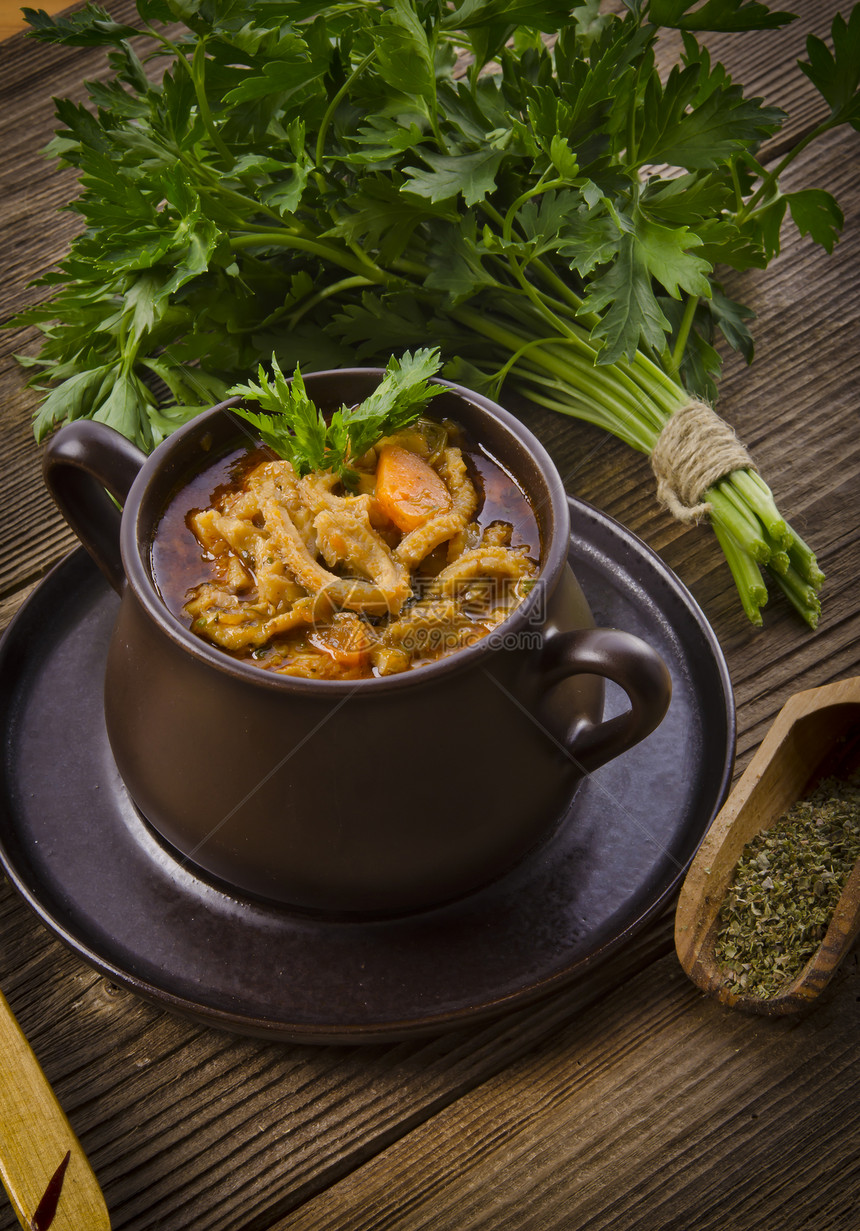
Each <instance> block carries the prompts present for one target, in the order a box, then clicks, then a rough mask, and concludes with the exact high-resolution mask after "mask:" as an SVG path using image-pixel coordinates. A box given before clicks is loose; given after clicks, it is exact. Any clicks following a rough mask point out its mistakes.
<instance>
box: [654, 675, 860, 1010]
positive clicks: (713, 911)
mask: <svg viewBox="0 0 860 1231" xmlns="http://www.w3.org/2000/svg"><path fill="white" fill-rule="evenodd" d="M858 764H860V677H857V676H855V677H854V678H853V679H849V680H842V681H840V682H839V683H836V684H828V685H826V686H825V687H823V688H814V689H811V690H810V691H809V692H800V693H795V695H794V696H793V697H791V698H790V699H789V700H788V701H787V702H786V704H785V705H784V706H783V708H782V710H781V711H780V713H779V714H778V716H777V718H776V721H775V722H774V724H773V726H772V727H771V729H770V731H769V732H768V734H767V736H766V737H765V739H764V741H763V743H762V745H761V747H760V748H759V750H758V752H757V753H756V754H755V756H754V757H753V759H752V761H751V762H750V764H749V766H748V767H747V770H746V772H745V773H744V775H743V776H742V778H741V780H740V782H739V783H738V785H737V786H736V787H735V789H734V791H733V792H732V793H731V795H730V796H729V798H728V800H727V801H726V803H725V805H724V806H723V808H722V809H721V811H720V812H719V814H718V815H717V817H716V819H715V820H714V823H713V824H712V826H711V828H710V829H709V831H708V833H707V835H706V836H705V840H704V842H703V843H702V845H701V847H700V848H699V850H698V852H697V854H696V856H695V858H694V860H693V862H692V864H691V865H690V869H689V871H688V873H687V876H686V878H685V880H684V884H683V887H682V889H681V895H680V897H679V899H678V908H677V911H676V914H675V949H676V951H677V954H678V957H679V959H680V962H681V965H682V966H683V967H684V970H685V971H686V972H687V974H688V975H689V976H690V978H691V979H692V980H693V982H694V983H696V984H697V986H699V987H700V988H701V989H702V990H703V991H705V992H708V993H710V994H711V995H713V996H716V997H717V998H718V999H719V1000H721V1001H722V1002H723V1003H724V1004H728V1005H734V1006H735V1007H737V1008H739V1009H746V1010H748V1011H750V1012H754V1013H764V1014H773V1015H776V1014H781V1013H791V1012H796V1011H797V1010H798V1009H802V1008H805V1007H807V1006H808V1005H809V1004H810V1002H811V1001H813V1000H814V999H815V997H816V996H817V995H818V994H819V993H820V992H821V991H822V989H823V988H824V987H826V986H827V984H828V983H829V981H830V979H831V977H832V975H833V973H834V971H835V970H836V968H837V966H838V965H839V962H840V961H841V960H842V958H843V957H844V956H845V954H846V953H847V952H848V950H849V949H850V948H851V946H852V944H853V943H854V941H855V939H856V938H857V935H858V933H860V860H858V862H857V864H856V866H855V867H854V870H853V872H852V873H851V876H850V877H849V879H848V882H847V884H846V885H845V888H844V890H843V892H842V895H841V896H840V898H839V901H838V903H837V905H836V909H835V911H834V913H833V916H832V919H831V922H830V925H829V927H828V929H827V933H826V935H825V937H824V939H823V940H822V942H821V945H820V946H819V948H818V950H817V951H816V953H815V954H814V955H813V956H812V957H811V958H810V960H809V961H808V962H807V963H806V965H805V966H804V967H803V969H802V970H801V971H800V972H799V974H798V975H797V976H796V977H795V978H794V979H792V980H791V982H790V983H787V984H786V986H785V988H784V989H783V991H781V992H780V993H779V994H777V995H774V996H771V997H768V998H764V997H760V996H753V995H746V994H743V995H738V994H737V993H734V992H731V991H729V989H728V988H727V987H726V986H724V984H725V983H726V975H725V973H724V972H722V971H721V970H720V969H719V967H718V965H717V962H716V958H715V955H714V945H715V941H716V935H717V929H718V915H719V912H720V907H721V905H722V903H723V899H724V898H725V896H726V893H727V891H728V888H729V885H730V884H731V881H732V878H733V876H734V871H735V867H736V866H737V863H738V860H739V859H740V857H741V854H742V852H743V849H744V847H745V846H746V845H747V843H748V842H750V841H751V840H752V839H753V838H754V837H755V836H756V834H758V833H760V832H761V831H762V830H765V829H769V828H770V826H771V825H773V824H774V823H775V822H776V821H778V820H779V818H780V817H781V816H782V815H783V814H784V813H785V812H786V810H787V809H788V808H790V807H791V805H792V804H793V803H795V801H796V800H798V799H800V798H802V797H803V796H804V795H806V794H808V793H809V791H810V790H812V789H813V788H814V787H815V786H816V785H817V784H818V782H819V781H821V780H822V779H823V778H826V777H829V776H831V775H833V776H836V777H844V776H845V775H847V774H850V773H852V772H853V771H854V770H856V768H857V766H858Z"/></svg>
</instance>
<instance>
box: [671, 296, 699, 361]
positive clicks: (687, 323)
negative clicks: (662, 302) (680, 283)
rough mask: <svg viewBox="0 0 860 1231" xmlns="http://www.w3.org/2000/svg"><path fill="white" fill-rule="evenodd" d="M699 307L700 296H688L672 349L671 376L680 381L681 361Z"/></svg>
mask: <svg viewBox="0 0 860 1231" xmlns="http://www.w3.org/2000/svg"><path fill="white" fill-rule="evenodd" d="M698 306H699V296H698V295H688V297H687V302H686V304H685V305H684V315H683V317H682V318H681V324H680V326H679V328H678V336H677V338H676V339H675V345H674V347H673V348H672V354H671V356H670V367H669V375H670V376H671V377H673V378H674V379H675V380H677V379H678V372H679V371H680V369H681V360H682V359H683V357H684V351H685V350H686V349H687V340H688V338H689V336H690V330H691V329H692V327H693V320H694V318H695V315H696V308H698Z"/></svg>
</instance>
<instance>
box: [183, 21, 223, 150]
mask: <svg viewBox="0 0 860 1231" xmlns="http://www.w3.org/2000/svg"><path fill="white" fill-rule="evenodd" d="M179 59H180V62H181V63H182V64H184V65H185V67H186V68H187V70H188V72H189V73H190V74H191V80H192V82H193V83H194V94H195V96H196V98H197V107H198V110H199V111H200V118H201V120H202V121H203V123H204V125H205V127H206V131H207V132H208V133H209V136H210V137H211V138H212V142H213V144H214V146H215V148H216V149H217V151H218V153H219V154H220V155H221V157H222V158H223V159H224V161H225V163H226V164H227V167H228V169H229V168H231V167H233V166H234V165H235V159H234V158H233V155H232V154H231V153H230V150H229V149H228V148H227V146H226V145H225V143H224V140H223V138H222V136H221V134H220V133H219V131H218V129H217V127H216V125H215V121H214V119H213V118H212V112H211V111H210V109H209V99H208V98H207V97H206V87H205V84H204V73H205V64H206V39H205V38H203V37H201V39H200V41H199V42H198V44H197V46H196V47H195V48H194V55H193V57H192V59H191V63H189V62H188V59H187V57H186V56H184V55H181V56H180V57H179Z"/></svg>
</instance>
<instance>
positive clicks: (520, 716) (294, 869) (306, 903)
mask: <svg viewBox="0 0 860 1231" xmlns="http://www.w3.org/2000/svg"><path fill="white" fill-rule="evenodd" d="M381 376H382V373H381V371H379V370H375V369H353V370H339V371H334V372H321V373H316V374H313V375H310V376H308V377H307V378H306V386H307V390H308V393H309V394H310V396H311V397H312V398H313V399H314V400H315V401H316V402H317V404H318V405H319V406H320V407H321V408H322V409H323V411H324V412H325V411H330V410H333V409H334V408H336V407H337V406H339V405H340V404H341V403H343V402H346V403H347V404H354V403H355V402H357V401H359V400H361V399H362V398H364V397H366V396H367V395H368V393H370V392H371V391H372V389H373V388H375V386H376V384H377V383H378V382H379V380H380V379H381ZM440 383H442V384H443V385H445V392H444V393H442V394H441V395H438V396H437V397H436V398H435V399H434V400H433V402H432V403H431V407H430V411H429V412H428V413H431V414H432V416H433V417H434V418H437V419H440V420H441V419H444V418H450V419H452V420H454V421H455V422H456V423H457V424H459V425H460V426H461V427H462V428H463V429H464V431H465V432H466V433H467V435H468V438H469V439H470V440H472V441H474V442H475V443H476V444H477V445H479V446H480V447H481V448H482V449H483V450H484V451H486V453H487V454H489V455H490V456H491V457H492V458H494V459H495V460H496V461H497V462H498V463H499V464H500V465H501V467H502V468H503V469H504V470H505V471H506V472H507V473H508V475H510V476H512V477H513V478H514V479H515V480H516V483H517V484H518V486H519V487H520V488H521V489H522V490H523V491H524V492H525V493H526V495H527V496H528V499H529V501H530V503H531V506H532V509H533V511H534V514H535V516H536V518H537V521H538V524H539V528H540V540H541V542H540V556H541V558H540V574H539V580H538V583H537V584H536V585H535V586H534V588H533V589H532V590H531V592H530V593H529V595H528V596H527V597H526V599H525V600H524V601H523V602H522V603H521V605H520V606H519V607H517V608H516V610H514V612H513V613H512V614H511V615H510V616H509V617H508V618H507V620H506V621H505V622H504V623H503V624H501V625H500V626H499V627H498V628H497V629H496V630H495V631H494V632H493V633H491V634H490V635H489V636H486V637H484V638H483V639H482V640H480V641H477V642H475V643H474V644H472V645H469V646H466V647H465V648H462V649H460V650H458V651H457V652H456V653H453V654H451V655H449V656H448V657H443V658H441V659H439V660H438V661H435V662H431V663H429V664H428V665H425V666H421V667H419V668H413V669H411V670H408V671H405V672H402V673H401V674H396V675H388V676H381V677H375V678H369V679H359V680H326V679H303V678H294V677H291V676H287V675H278V674H275V673H273V672H270V671H264V670H262V669H261V668H259V667H257V666H255V665H254V664H253V663H251V662H244V661H237V660H235V659H234V658H232V657H231V656H230V655H228V654H227V653H225V652H224V651H223V650H221V649H219V648H217V647H216V646H213V645H210V644H209V643H207V642H206V641H204V640H202V639H201V638H200V637H198V636H196V635H195V634H193V633H192V632H191V631H190V629H189V628H187V627H185V626H184V625H183V623H182V622H181V620H179V619H178V618H177V617H176V616H175V615H173V614H172V613H171V611H170V610H168V608H167V606H166V605H165V603H164V601H163V600H162V598H161V595H160V594H159V591H158V589H157V586H156V584H155V583H154V580H153V570H152V544H153V539H154V536H155V533H156V529H157V527H158V525H159V520H160V518H161V517H162V514H163V512H164V510H165V507H166V506H167V505H168V503H169V501H170V499H171V497H172V496H173V495H174V494H175V493H176V492H177V491H178V490H179V489H181V488H182V487H183V486H184V485H185V484H186V483H187V482H188V481H189V480H190V479H191V478H192V477H193V476H194V475H195V474H199V472H200V471H201V469H202V468H203V467H204V466H208V465H209V464H210V463H211V461H212V459H213V458H217V457H219V456H223V455H224V454H225V453H227V452H228V451H230V450H235V449H236V448H237V445H238V444H239V443H240V442H241V441H242V440H243V429H244V431H245V432H247V428H246V425H244V424H240V422H239V420H238V417H237V416H235V415H233V414H231V413H230V408H231V406H233V405H235V404H236V402H235V400H234V401H232V402H226V403H224V404H222V405H221V406H216V407H214V408H213V409H212V410H210V411H207V412H206V413H204V414H202V415H200V416H199V417H198V418H196V419H194V420H192V421H191V422H190V423H188V424H187V425H185V426H184V427H183V428H181V429H180V430H178V431H177V432H176V433H175V434H174V435H172V436H170V437H169V438H168V439H167V440H166V441H164V443H163V444H161V445H160V446H159V447H158V448H157V449H156V450H155V451H154V452H153V453H152V454H151V455H150V456H149V457H146V456H145V455H144V454H143V453H141V452H140V451H139V450H138V449H136V448H135V447H134V446H133V445H131V444H130V443H129V442H128V441H127V440H125V438H124V437H122V436H120V435H119V434H118V433H116V432H114V431H113V430H112V429H110V428H108V427H106V426H105V425H103V424H99V423H94V422H88V421H79V422H76V423H72V424H70V425H68V426H67V427H64V428H63V429H61V430H60V431H59V432H58V433H57V434H56V435H55V436H54V437H53V439H52V440H51V442H50V443H49V445H48V448H47V450H46V455H45V478H46V482H47V485H48V488H49V489H50V491H51V493H52V495H53V497H54V499H55V500H56V502H57V504H58V505H59V507H60V509H61V511H62V512H63V514H64V516H65V517H66V519H67V520H68V521H69V523H70V525H71V526H72V528H73V529H74V530H75V532H76V533H77V535H78V537H79V538H80V539H81V541H82V542H83V543H84V545H85V546H86V547H87V549H88V550H89V551H90V553H91V555H92V556H93V557H94V559H95V560H96V562H97V563H98V564H99V566H100V567H101V569H102V570H103V572H104V573H105V575H106V576H107V578H108V580H109V581H110V582H111V584H112V585H113V586H114V588H115V589H116V590H117V591H118V592H119V594H120V595H121V600H122V601H121V603H120V608H119V615H118V619H117V624H116V628H115V631H114V633H113V637H112V641H111V644H110V647H109V653H108V661H107V668H106V678H105V721H106V725H107V732H108V736H109V739H110V745H111V749H112V751H113V755H114V758H115V761H116V765H117V767H118V770H119V773H120V775H121V777H122V779H123V781H124V783H125V786H126V788H127V790H128V792H129V794H130V796H131V799H132V800H133V801H134V803H135V804H136V806H137V808H138V810H139V811H140V813H142V815H143V817H144V818H145V819H146V820H147V821H148V822H149V824H150V825H151V826H152V827H153V828H154V829H155V830H156V831H157V833H158V834H159V835H160V836H161V838H162V839H164V840H165V841H166V843H167V844H168V845H169V847H170V848H172V851H173V853H174V854H175V857H176V858H177V860H179V861H181V862H183V863H190V864H192V865H194V869H195V872H196V871H199V870H202V872H203V873H205V874H208V875H209V876H210V877H212V878H214V879H216V880H217V881H220V882H222V883H224V884H225V885H226V887H227V888H228V889H230V890H232V891H233V892H238V893H240V894H245V895H254V896H259V897H262V898H265V899H268V900H273V901H276V902H279V903H287V904H289V905H290V906H291V907H297V908H303V909H307V910H311V911H322V912H332V913H336V914H342V913H344V914H350V913H352V912H357V913H368V912H369V913H371V914H373V913H378V914H384V913H390V912H406V911H414V910H420V909H425V908H430V907H433V906H435V905H437V904H442V903H443V902H445V901H449V900H452V899H454V898H456V897H458V896H462V895H465V894H467V893H469V892H471V891H474V890H476V889H478V888H479V887H480V886H482V885H484V884H486V883H488V882H490V881H491V880H493V879H495V878H496V877H498V876H499V875H501V874H503V873H504V872H506V871H507V870H508V869H510V868H511V867H512V866H514V865H515V864H516V863H517V862H518V861H519V860H520V859H522V858H523V857H524V856H525V855H526V854H527V852H529V851H530V850H531V849H532V848H534V847H535V846H536V845H537V844H539V843H540V842H541V841H542V840H544V839H546V838H548V837H549V836H550V835H551V833H552V832H553V830H554V829H555V827H556V826H557V825H558V823H559V822H560V819H561V818H562V817H563V816H564V815H565V813H566V812H567V811H568V808H569V804H570V800H571V795H572V791H573V790H574V788H575V785H576V783H577V780H578V779H580V778H581V777H582V776H583V775H584V774H587V773H589V772H590V771H591V770H593V769H595V768H596V767H598V766H599V765H601V764H603V763H604V762H606V761H608V760H609V759H610V758H612V757H616V756H619V755H621V754H623V753H624V751H625V750H626V749H627V748H629V747H631V746H632V745H633V744H635V743H636V742H638V741H639V740H641V739H642V738H644V737H645V736H646V735H647V734H648V733H649V732H650V731H651V730H653V728H654V727H655V726H656V725H657V724H658V723H659V722H660V720H661V718H662V717H663V714H664V713H665V711H666V708H667V706H668V704H669V699H670V692H671V684H670V679H669V675H668V672H667V670H666V668H665V665H664V664H663V662H662V660H661V659H660V658H659V656H658V655H657V654H656V653H655V652H654V651H653V650H652V649H651V648H650V647H649V646H648V645H646V644H644V643H643V642H642V641H641V640H639V639H637V638H635V637H633V636H631V635H629V634H626V633H624V632H620V631H615V630H610V629H597V628H594V627H593V620H592V618H591V616H590V613H589V611H588V607H587V604H586V603H585V600H584V598H583V595H582V592H581V590H580V589H579V587H578V585H577V583H576V581H575V579H574V578H573V575H572V574H571V572H570V569H569V566H568V563H567V557H568V549H569V535H570V527H569V513H568V505H567V501H566V498H565V493H564V489H563V485H562V482H561V479H560V477H559V475H558V473H557V471H556V469H555V467H554V465H553V463H552V462H551V460H550V458H549V456H548V455H547V453H546V452H545V450H544V449H543V448H542V446H541V445H540V443H539V442H538V441H537V440H536V439H535V437H534V436H533V435H532V434H531V433H530V432H529V431H527V430H526V429H525V428H524V427H523V425H522V424H521V423H519V422H518V421H517V420H516V419H515V418H514V417H513V416H511V415H510V414H508V413H507V412H506V411H505V410H503V409H502V408H501V407H499V406H497V405H495V404H494V403H493V402H491V401H489V400H488V399H487V398H485V397H482V396H480V395H478V394H476V393H473V392H470V391H469V390H467V389H464V388H461V387H459V386H456V385H452V384H448V383H447V382H440ZM108 492H109V493H111V495H112V496H113V497H114V499H115V501H116V502H118V503H119V505H121V506H122V514H121V515H120V513H119V511H118V509H117V505H116V503H114V500H111V499H110V497H109V496H108V494H107V493H108ZM601 677H606V678H608V679H610V680H613V681H615V682H616V683H617V684H619V685H620V686H621V688H622V689H624V691H625V692H626V694H627V696H628V698H629V702H630V707H629V709H628V710H627V711H626V712H624V713H622V714H620V715H618V716H616V717H614V718H612V719H608V720H604V719H603V718H602V713H603V680H602V679H601Z"/></svg>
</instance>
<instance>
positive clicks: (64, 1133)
mask: <svg viewBox="0 0 860 1231" xmlns="http://www.w3.org/2000/svg"><path fill="white" fill-rule="evenodd" d="M0 1178H2V1180H3V1185H4V1187H5V1189H6V1191H7V1192H8V1194H9V1196H10V1198H11V1200H12V1205H13V1206H14V1208H15V1213H16V1214H17V1215H18V1221H19V1222H20V1224H21V1226H22V1227H25V1228H27V1231H48V1228H50V1231H110V1218H109V1217H108V1212H107V1207H106V1206H105V1202H104V1197H103V1196H102V1192H101V1189H100V1188H99V1185H98V1181H97V1180H96V1177H95V1176H94V1175H93V1172H92V1170H91V1168H90V1165H89V1163H88V1162H87V1159H86V1156H85V1154H84V1152H83V1150H82V1149H81V1145H80V1142H79V1141H78V1139H77V1137H76V1136H75V1134H74V1132H73V1131H72V1128H71V1126H70V1124H69V1122H68V1120H67V1119H66V1117H65V1115H64V1114H63V1111H62V1108H61V1107H60V1105H59V1103H58V1102H57V1099H56V1096H55V1095H54V1092H53V1090H52V1089H51V1086H50V1084H49V1082H48V1079H47V1078H46V1077H45V1074H44V1073H43V1072H42V1070H41V1068H40V1066H39V1062H38V1060H37V1059H36V1057H35V1056H34V1055H33V1052H32V1050H31V1048H30V1045H29V1043H28V1042H27V1040H26V1039H25V1038H24V1035H23V1033H22V1031H21V1027H20V1026H19V1025H18V1023H17V1021H16V1020H15V1017H14V1015H13V1013H12V1010H11V1009H10V1008H9V1005H8V1004H7V1002H6V999H5V997H4V996H3V995H2V993H0Z"/></svg>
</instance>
